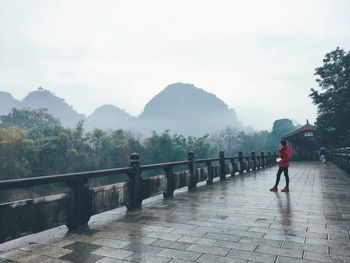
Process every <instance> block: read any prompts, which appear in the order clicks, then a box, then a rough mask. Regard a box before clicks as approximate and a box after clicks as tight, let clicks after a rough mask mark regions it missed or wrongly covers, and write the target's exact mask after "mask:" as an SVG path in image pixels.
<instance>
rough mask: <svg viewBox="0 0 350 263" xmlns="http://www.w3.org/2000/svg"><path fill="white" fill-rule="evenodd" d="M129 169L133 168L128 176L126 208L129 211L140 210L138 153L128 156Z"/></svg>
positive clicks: (140, 194)
mask: <svg viewBox="0 0 350 263" xmlns="http://www.w3.org/2000/svg"><path fill="white" fill-rule="evenodd" d="M130 167H132V168H133V170H132V172H129V173H128V174H127V175H128V186H127V188H128V200H127V204H126V207H127V208H128V209H129V210H130V209H137V208H141V204H142V188H141V184H142V178H141V168H140V155H139V154H138V153H132V154H131V155H130Z"/></svg>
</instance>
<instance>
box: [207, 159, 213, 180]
mask: <svg viewBox="0 0 350 263" xmlns="http://www.w3.org/2000/svg"><path fill="white" fill-rule="evenodd" d="M206 164H207V169H208V180H207V184H212V183H213V179H214V176H213V166H212V164H211V161H207V162H206Z"/></svg>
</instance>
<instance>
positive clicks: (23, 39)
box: [0, 0, 350, 129]
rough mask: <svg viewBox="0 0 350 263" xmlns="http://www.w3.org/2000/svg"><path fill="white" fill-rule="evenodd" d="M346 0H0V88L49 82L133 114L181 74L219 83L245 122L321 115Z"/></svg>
mask: <svg viewBox="0 0 350 263" xmlns="http://www.w3.org/2000/svg"><path fill="white" fill-rule="evenodd" d="M349 14H350V1H348V0H328V1H325V0H293V1H291V0H276V1H272V0H264V1H263V0H255V1H252V0H251V1H249V0H245V1H243V0H242V1H234V0H230V1H222V0H216V1H205V0H199V1H194V0H176V1H166V0H158V1H154V0H147V1H117V0H110V1H104V0H98V1H97V0H96V1H86V0H84V1H80V0H79V1H78V0H75V1H64V0H62V1H47V0H43V1H38V0H33V1H28V0H23V1H18V0H2V1H1V2H0V36H1V39H0V90H1V91H8V92H11V93H12V95H13V96H14V97H15V98H17V99H22V98H23V97H24V96H25V95H26V94H27V93H28V92H30V91H32V90H35V89H36V88H37V87H39V86H42V87H44V88H46V89H48V90H50V91H53V92H54V93H55V94H56V95H57V96H60V97H63V98H65V100H66V101H67V102H68V103H69V104H73V105H74V107H75V109H77V110H78V111H79V112H80V113H84V114H90V113H92V112H93V110H94V109H95V108H97V107H99V106H101V105H103V104H113V105H116V106H118V107H120V108H123V109H125V110H126V111H127V112H129V113H131V114H133V115H138V114H139V113H141V111H142V109H143V107H144V106H145V104H146V103H147V101H148V100H150V99H151V98H152V97H153V96H154V95H156V94H157V93H158V92H160V91H161V90H162V89H164V88H165V87H166V86H167V85H168V84H171V83H174V82H185V83H192V84H194V85H195V86H196V87H198V88H202V89H204V90H206V91H208V92H211V93H214V94H215V95H217V96H218V97H219V98H221V99H222V100H224V101H225V102H226V103H227V104H228V105H229V106H230V107H232V108H234V109H235V110H236V111H237V114H238V117H239V118H240V119H241V120H242V121H243V123H244V124H246V125H251V126H253V127H254V128H256V129H270V128H271V126H272V122H273V121H274V120H276V119H278V118H285V117H286V118H291V119H294V120H296V121H298V122H299V123H301V124H303V123H304V122H305V119H306V118H308V119H310V120H311V121H314V120H315V116H316V114H315V113H316V108H315V107H314V106H313V105H312V102H311V100H310V98H308V94H309V93H310V89H311V88H313V87H314V88H315V87H317V84H316V82H315V76H314V75H313V73H314V69H315V68H316V67H318V66H321V65H322V58H323V56H324V55H325V54H326V53H327V52H330V51H332V50H334V49H335V48H336V47H337V46H340V47H342V48H344V49H346V50H349V49H350V48H349V47H350V30H349V28H350V15H349Z"/></svg>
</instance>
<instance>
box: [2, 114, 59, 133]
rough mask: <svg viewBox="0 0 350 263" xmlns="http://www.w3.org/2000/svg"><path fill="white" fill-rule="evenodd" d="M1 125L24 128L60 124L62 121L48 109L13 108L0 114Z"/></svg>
mask: <svg viewBox="0 0 350 263" xmlns="http://www.w3.org/2000/svg"><path fill="white" fill-rule="evenodd" d="M0 121H1V127H3V128H6V127H11V126H18V127H20V128H22V129H36V128H39V127H41V128H42V127H54V126H60V121H59V120H58V119H56V118H55V117H53V116H52V115H51V114H49V113H48V112H47V109H37V110H27V109H24V110H20V109H13V110H12V112H11V113H9V114H8V115H3V116H0Z"/></svg>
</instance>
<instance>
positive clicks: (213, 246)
mask: <svg viewBox="0 0 350 263" xmlns="http://www.w3.org/2000/svg"><path fill="white" fill-rule="evenodd" d="M276 172H277V169H276V168H275V167H274V168H267V169H264V170H261V171H258V172H255V173H248V174H244V175H237V176H235V177H233V178H230V177H229V178H228V179H227V180H226V181H225V182H216V183H215V184H213V185H210V186H203V187H199V188H198V189H197V190H194V191H190V192H187V191H181V192H180V193H179V192H178V193H177V194H176V196H175V198H174V199H171V200H162V199H160V198H158V199H157V198H155V199H154V200H153V201H152V202H149V201H148V202H146V204H145V205H144V207H143V209H142V210H139V211H132V212H126V211H125V209H117V210H113V211H110V212H107V213H104V214H100V215H98V216H95V217H93V218H92V220H91V221H90V224H89V228H88V229H83V230H80V231H75V232H74V233H67V228H66V227H60V228H56V229H52V230H50V231H46V232H42V233H40V234H36V235H31V236H27V237H25V238H22V239H18V240H15V241H11V242H8V243H4V244H0V251H2V252H0V262H1V263H3V262H33V263H34V262H35V263H37V262H99V263H111V262H114V263H121V262H152V263H157V262H171V263H185V262H350V242H349V241H350V236H349V230H350V202H349V201H350V191H349V189H350V176H349V175H347V174H346V173H344V172H342V171H341V170H339V169H338V168H337V167H335V166H333V165H332V164H327V165H320V164H319V163H294V164H293V166H292V167H291V168H290V177H291V181H290V189H291V191H290V192H289V193H281V192H278V193H271V192H270V191H269V188H270V187H271V186H272V184H273V183H274V180H275V174H276ZM280 183H281V186H282V185H283V183H284V179H283V178H281V182H280Z"/></svg>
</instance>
